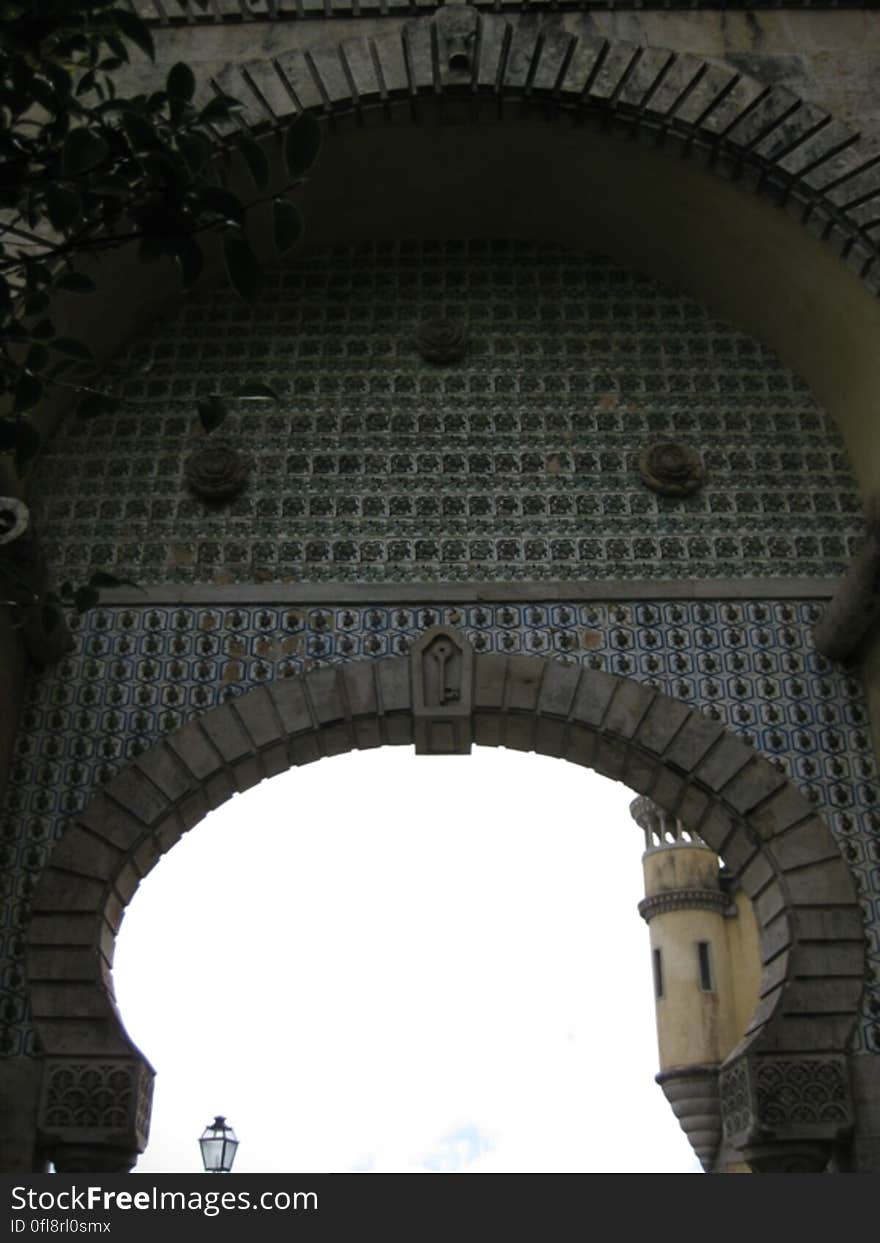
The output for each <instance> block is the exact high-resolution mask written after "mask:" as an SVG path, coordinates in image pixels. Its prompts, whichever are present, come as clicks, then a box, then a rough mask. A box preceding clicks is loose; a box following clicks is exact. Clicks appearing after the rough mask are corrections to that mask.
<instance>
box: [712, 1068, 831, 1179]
mask: <svg viewBox="0 0 880 1243" xmlns="http://www.w3.org/2000/svg"><path fill="white" fill-rule="evenodd" d="M720 1092H721V1108H722V1115H723V1118H724V1138H725V1140H726V1141H727V1143H728V1144H729V1145H730V1146H731V1147H734V1148H738V1149H739V1150H740V1151H741V1152H742V1154H743V1156H744V1158H745V1159H746V1161H748V1162H749V1164H750V1165H751V1166H752V1169H753V1170H755V1171H756V1172H757V1173H818V1172H821V1171H822V1170H824V1169H825V1167H826V1165H827V1164H828V1160H829V1157H830V1154H831V1148H832V1145H833V1144H834V1142H835V1141H836V1140H838V1139H839V1138H841V1137H842V1136H844V1135H845V1134H846V1133H847V1132H848V1131H849V1130H850V1129H851V1128H852V1125H853V1117H854V1115H853V1108H852V1102H851V1098H850V1090H849V1077H848V1072H847V1066H846V1058H845V1056H844V1055H843V1054H833V1053H828V1054H810V1055H804V1056H802V1057H791V1056H773V1055H772V1054H753V1055H751V1056H750V1055H748V1054H747V1055H746V1056H744V1057H741V1058H739V1059H738V1060H737V1061H736V1062H734V1063H732V1064H731V1065H729V1066H726V1067H724V1068H723V1069H722V1071H721V1075H720Z"/></svg>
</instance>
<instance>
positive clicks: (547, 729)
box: [535, 716, 567, 758]
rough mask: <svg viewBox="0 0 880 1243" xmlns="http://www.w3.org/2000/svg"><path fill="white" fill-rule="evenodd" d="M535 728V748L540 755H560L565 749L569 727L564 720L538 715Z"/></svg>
mask: <svg viewBox="0 0 880 1243" xmlns="http://www.w3.org/2000/svg"><path fill="white" fill-rule="evenodd" d="M535 724H536V729H535V750H536V751H537V752H538V754H539V755H552V756H555V757H557V758H558V757H559V756H561V755H562V754H563V752H564V750H565V735H566V732H567V727H566V724H565V722H564V721H552V720H549V719H548V718H547V717H540V716H539V717H538V718H537V721H536V723H535Z"/></svg>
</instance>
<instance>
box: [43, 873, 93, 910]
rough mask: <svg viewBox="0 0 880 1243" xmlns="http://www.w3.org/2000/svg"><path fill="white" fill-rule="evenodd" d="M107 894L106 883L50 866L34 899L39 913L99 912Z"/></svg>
mask: <svg viewBox="0 0 880 1243" xmlns="http://www.w3.org/2000/svg"><path fill="white" fill-rule="evenodd" d="M106 892H107V886H106V884H105V882H104V881H101V880H96V879H89V878H87V877H84V876H73V875H71V874H70V873H69V872H59V871H57V870H56V869H55V868H54V867H52V865H51V864H50V865H49V867H48V868H47V869H46V871H45V872H44V873H43V875H42V878H41V879H40V884H39V886H38V888H37V893H36V897H35V899H34V908H35V910H38V911H88V912H92V911H97V910H100V908H101V905H102V902H103V898H104V895H105V893H106Z"/></svg>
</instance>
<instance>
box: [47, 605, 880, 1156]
mask: <svg viewBox="0 0 880 1243" xmlns="http://www.w3.org/2000/svg"><path fill="white" fill-rule="evenodd" d="M413 742H415V743H416V748H417V750H418V751H419V752H421V753H424V754H449V753H453V752H456V753H461V752H466V751H468V750H469V749H470V746H471V743H472V742H476V743H478V744H482V745H487V746H507V747H512V748H515V749H517V750H524V751H537V752H539V753H541V754H544V755H549V756H555V757H558V758H561V759H567V760H570V761H572V762H573V763H577V764H582V765H584V766H587V767H590V768H593V769H595V770H596V771H597V772H599V773H601V774H603V775H605V776H608V777H611V778H613V779H615V780H620V781H623V782H625V784H627V785H628V786H630V787H631V788H632V789H634V790H636V791H637V792H639V793H640V794H644V795H646V796H648V797H650V798H651V799H652V800H653V801H654V802H656V803H657V804H658V805H659V806H661V807H663V808H664V809H666V810H668V811H670V812H672V813H674V814H675V816H676V817H677V818H678V819H679V820H680V821H681V822H682V823H683V824H684V825H685V826H686V827H687V828H689V829H692V830H694V831H696V832H698V833H699V834H700V836H701V837H702V838H703V839H704V840H705V841H706V842H707V844H709V845H710V846H711V847H712V848H713V849H715V850H716V851H718V853H719V854H721V855H722V857H723V858H724V860H725V861H726V863H727V864H728V866H729V867H730V869H731V871H732V872H733V873H734V874H735V875H736V876H737V877H738V878H739V880H740V883H741V884H742V886H743V888H744V890H745V891H746V893H747V894H748V895H749V897H750V898H751V899H752V901H753V903H754V906H755V912H756V915H757V917H758V921H759V925H760V928H761V941H762V958H763V963H764V976H763V981H762V986H761V1000H760V1003H759V1006H758V1009H757V1010H756V1012H755V1014H754V1016H753V1018H752V1021H751V1024H750V1026H749V1028H748V1030H747V1032H746V1034H745V1036H744V1039H743V1041H742V1042H741V1044H740V1046H739V1047H738V1048H737V1049H735V1050H734V1052H733V1053H732V1054H731V1056H730V1057H729V1058H728V1060H727V1062H726V1063H725V1066H724V1067H722V1070H721V1076H720V1092H721V1105H722V1114H723V1121H724V1128H725V1137H726V1139H727V1141H728V1142H729V1143H730V1144H731V1145H734V1146H736V1147H739V1148H741V1149H742V1150H743V1151H744V1152H745V1154H746V1156H747V1158H749V1159H750V1160H751V1161H752V1163H753V1165H754V1166H755V1168H757V1169H767V1170H788V1169H795V1170H820V1169H822V1168H824V1166H825V1164H826V1162H827V1160H828V1155H829V1152H830V1150H831V1145H832V1143H833V1141H834V1140H835V1139H836V1138H837V1137H839V1136H840V1135H841V1134H842V1133H845V1131H846V1130H847V1128H848V1127H849V1126H850V1125H851V1122H852V1108H851V1105H850V1102H849V1089H848V1078H847V1068H846V1057H845V1051H846V1047H847V1041H848V1039H849V1036H850V1034H851V1031H852V1028H853V1025H854V1022H855V1019H856V1013H857V1007H858V1004H859V999H860V995H861V991H862V980H863V967H864V952H865V951H864V936H863V929H862V922H861V915H860V910H859V907H858V906H857V904H856V896H855V890H854V886H853V882H852V878H851V875H850V873H849V870H848V869H847V867H846V865H845V863H844V862H843V860H842V859H841V858H840V856H839V853H838V850H837V846H836V845H835V843H834V840H833V838H832V836H831V833H830V831H829V830H828V828H827V826H826V825H825V823H824V821H823V820H822V819H821V818H820V817H819V816H818V815H817V814H816V813H815V811H814V809H813V807H812V805H811V804H810V802H809V801H808V800H807V799H806V798H804V797H803V796H802V795H801V794H800V793H799V792H798V791H797V790H796V789H795V787H794V786H793V785H792V784H791V783H790V782H789V781H788V779H787V778H786V777H784V776H783V775H782V774H781V773H779V772H778V771H777V770H776V769H775V768H774V767H773V766H772V764H770V763H769V762H768V761H767V760H764V759H763V758H761V757H760V756H758V755H756V753H755V752H754V751H753V750H752V749H750V748H749V747H748V746H746V745H745V744H744V743H743V742H741V741H740V740H739V739H737V738H735V737H733V736H732V735H731V734H730V733H729V732H727V731H726V730H725V729H724V727H723V726H721V725H719V724H717V723H716V722H713V721H711V720H709V719H707V718H706V717H704V716H703V715H702V714H701V713H700V712H699V711H697V710H695V709H693V708H689V707H687V706H686V705H684V704H682V703H680V702H678V701H676V700H673V699H671V698H669V697H667V696H666V695H663V694H660V693H659V692H657V691H655V690H653V689H652V688H650V687H647V686H644V685H641V684H639V683H637V682H635V681H632V680H630V679H627V678H620V677H615V676H613V675H611V674H607V673H604V672H600V671H595V670H590V669H582V668H580V667H577V666H573V665H567V664H563V663H562V662H558V661H553V660H549V659H544V658H539V657H531V656H510V657H507V656H500V655H494V654H493V655H475V654H474V652H473V650H472V648H471V647H470V644H469V643H468V642H467V640H466V639H464V637H463V636H462V635H461V634H460V633H458V632H457V631H454V630H450V629H447V628H443V627H434V628H433V629H432V630H429V631H427V632H426V633H425V634H424V635H423V637H422V638H421V639H420V640H419V641H418V642H417V643H416V644H415V645H414V647H413V649H412V652H411V654H410V656H409V657H400V658H395V659H383V660H375V661H365V662H352V663H349V664H345V665H340V666H335V667H329V668H323V669H318V670H316V671H314V672H312V673H309V674H307V675H305V676H304V677H293V678H288V679H285V680H283V681H280V682H276V683H272V684H270V685H267V686H264V687H259V688H258V689H256V690H253V691H251V692H249V693H247V694H245V695H242V696H240V697H239V698H236V699H234V700H232V701H231V702H230V703H228V704H226V705H224V706H222V707H219V708H216V709H213V710H212V711H209V712H207V713H205V714H204V715H202V716H200V717H197V718H196V719H194V720H192V721H190V722H189V723H188V724H187V725H185V726H184V727H183V728H182V729H180V730H178V731H177V732H176V733H174V734H171V735H169V736H168V737H166V738H165V739H163V740H162V741H161V742H159V743H157V744H156V745H155V746H154V747H152V748H151V749H150V750H149V751H147V752H146V753H145V754H143V755H142V756H140V757H139V758H138V759H137V760H135V761H134V762H133V763H131V764H129V765H128V766H127V767H126V768H125V769H123V770H122V771H121V772H120V773H119V774H118V775H117V776H116V777H115V778H113V779H112V780H111V781H110V782H108V784H107V785H106V786H105V787H104V789H103V790H102V791H101V792H100V793H99V794H97V795H95V796H94V797H93V799H92V800H91V801H90V803H89V804H88V805H87V806H86V808H85V809H84V811H83V812H82V813H81V814H80V815H79V817H78V820H77V823H76V824H75V825H74V826H73V827H72V828H71V829H70V830H69V831H68V832H67V833H66V835H65V837H64V838H63V839H62V841H61V842H60V843H59V845H58V846H57V848H56V849H55V851H54V854H53V856H52V861H51V865H50V866H49V868H48V869H47V871H46V872H45V873H44V876H43V879H42V881H41V884H40V886H39V888H38V890H37V893H36V897H35V902H34V915H33V920H32V923H31V933H30V952H29V974H30V983H31V997H32V1006H33V1016H34V1023H35V1026H36V1028H37V1031H38V1034H39V1039H40V1043H41V1052H42V1056H43V1059H44V1066H43V1084H42V1095H41V1105H40V1132H41V1143H42V1145H43V1147H44V1148H45V1149H46V1151H47V1152H48V1154H49V1155H50V1156H51V1157H52V1159H53V1160H54V1162H55V1164H56V1168H58V1169H61V1170H97V1169H103V1170H125V1169H127V1168H129V1167H130V1165H131V1164H132V1163H133V1160H134V1158H135V1154H136V1152H137V1151H138V1150H141V1149H142V1148H143V1147H144V1145H145V1143H146V1135H147V1130H148V1124H149V1102H150V1090H151V1083H152V1070H151V1068H150V1067H149V1065H148V1063H146V1061H145V1060H144V1058H143V1056H142V1055H141V1054H140V1053H139V1051H138V1050H137V1049H136V1048H135V1047H134V1046H133V1045H132V1044H131V1042H130V1040H129V1039H128V1037H127V1035H126V1033H125V1030H124V1028H123V1026H122V1023H121V1020H120V1017H119V1014H118V1013H117V1011H116V1008H115V1005H114V1002H113V995H112V981H111V963H112V952H113V942H114V937H115V934H116V931H117V929H118V927H119V924H120V921H121V918H122V914H123V911H124V907H125V905H126V903H127V902H128V901H129V899H130V898H131V896H132V894H133V893H134V891H135V889H136V888H137V886H138V884H139V882H140V879H141V878H142V877H143V876H144V875H146V873H147V872H149V871H150V870H151V868H152V867H153V866H154V865H155V863H156V862H157V861H158V859H159V857H160V855H161V854H162V853H164V852H165V851H166V850H168V849H169V848H170V847H171V846H172V845H173V844H174V843H175V842H176V841H177V840H178V839H179V838H180V837H181V835H182V834H183V833H184V832H185V831H186V830H187V829H189V828H191V827H192V826H193V825H194V824H196V823H197V822H198V821H199V820H200V819H201V818H202V817H203V816H204V815H205V814H206V813H207V812H208V811H210V810H211V809H212V808H214V807H217V806H218V805H219V804H220V803H222V802H224V801H225V800H226V799H227V798H229V797H230V796H231V795H232V794H233V793H235V792H236V791H243V790H246V789H248V788H250V787H251V786H253V785H255V784H256V783H257V782H259V781H261V780H262V779H263V778H265V777H271V776H273V775H275V774H277V773H279V772H282V771H284V770H285V769H287V768H288V767H290V766H292V765H299V764H306V763H310V762H312V761H313V760H317V759H321V758H323V757H327V756H333V755H338V754H341V753H343V752H345V751H349V750H354V749H368V748H371V747H376V746H382V745H386V744H387V745H407V744H410V743H413Z"/></svg>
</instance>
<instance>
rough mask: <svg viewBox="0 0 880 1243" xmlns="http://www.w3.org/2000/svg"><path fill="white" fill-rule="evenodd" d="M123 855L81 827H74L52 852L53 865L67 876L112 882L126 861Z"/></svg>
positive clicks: (68, 830)
mask: <svg viewBox="0 0 880 1243" xmlns="http://www.w3.org/2000/svg"><path fill="white" fill-rule="evenodd" d="M123 857H124V856H123V854H122V851H120V850H119V849H118V848H117V847H116V846H111V845H110V844H109V842H106V841H105V840H104V839H103V838H101V837H96V836H95V834H94V833H89V832H88V830H86V829H84V828H82V827H81V826H80V825H77V824H74V825H71V826H70V828H69V829H67V830H66V831H65V834H64V836H63V837H62V839H61V841H60V842H58V844H57V845H56V846H55V848H54V850H53V851H52V863H53V864H54V866H55V867H58V868H63V869H64V870H65V871H67V872H76V873H78V874H79V875H80V876H94V877H97V878H98V879H99V880H104V881H106V880H108V879H109V877H111V876H112V875H113V873H114V872H115V871H116V869H117V867H118V866H119V864H120V862H121V861H122V859H123Z"/></svg>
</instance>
